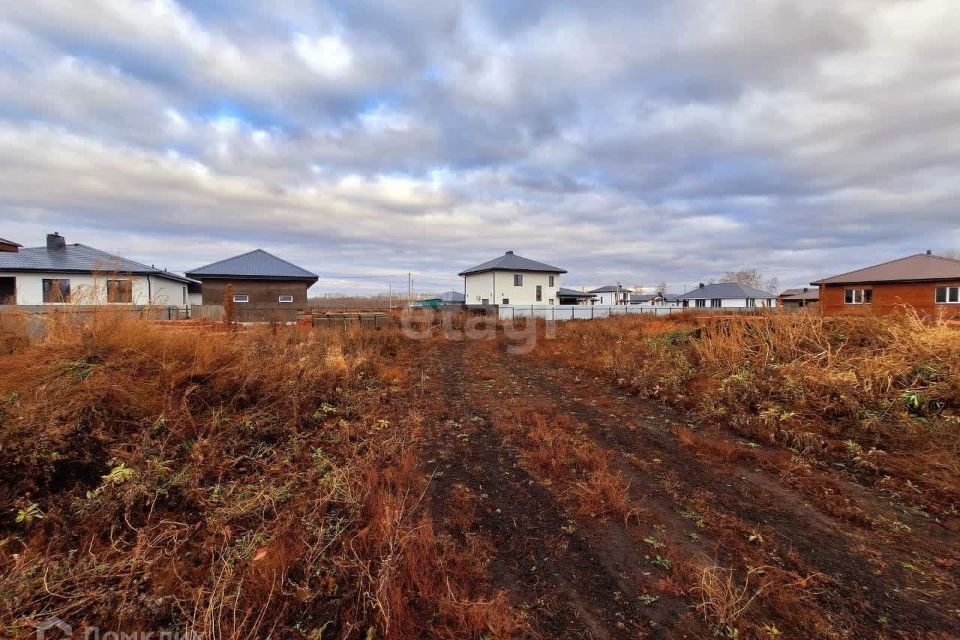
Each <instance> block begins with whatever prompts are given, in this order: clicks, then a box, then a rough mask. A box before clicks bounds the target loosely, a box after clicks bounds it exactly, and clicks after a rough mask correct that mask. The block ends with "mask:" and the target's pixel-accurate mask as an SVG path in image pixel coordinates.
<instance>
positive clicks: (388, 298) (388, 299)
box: [387, 282, 393, 309]
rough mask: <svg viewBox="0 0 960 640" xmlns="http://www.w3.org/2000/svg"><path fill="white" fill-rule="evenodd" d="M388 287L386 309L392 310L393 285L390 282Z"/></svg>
mask: <svg viewBox="0 0 960 640" xmlns="http://www.w3.org/2000/svg"><path fill="white" fill-rule="evenodd" d="M388 286H389V287H390V293H389V294H388V295H387V308H389V309H393V283H392V282H391V283H390V284H389V285H388Z"/></svg>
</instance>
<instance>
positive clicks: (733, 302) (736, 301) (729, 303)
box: [688, 298, 777, 309]
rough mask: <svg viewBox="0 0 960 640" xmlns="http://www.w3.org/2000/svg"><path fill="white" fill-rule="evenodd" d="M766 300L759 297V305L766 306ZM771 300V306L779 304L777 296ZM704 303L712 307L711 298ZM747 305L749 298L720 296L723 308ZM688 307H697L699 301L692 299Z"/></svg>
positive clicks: (739, 307) (737, 307) (741, 307)
mask: <svg viewBox="0 0 960 640" xmlns="http://www.w3.org/2000/svg"><path fill="white" fill-rule="evenodd" d="M765 302H766V300H764V299H762V298H758V299H757V307H764V306H766V305H765ZM769 302H770V305H769V306H770V308H775V307H776V306H777V300H776V299H775V298H774V299H770V300H769ZM704 304H705V305H706V308H707V309H710V308H711V307H710V299H709V298H708V299H707V300H705V301H704ZM746 306H747V299H746V298H720V308H721V309H743V308H745V307H746ZM688 308H690V309H694V308H697V301H696V300H690V303H689V305H688ZM712 308H714V309H716V307H712Z"/></svg>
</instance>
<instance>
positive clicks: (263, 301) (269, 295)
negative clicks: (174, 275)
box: [202, 278, 310, 310]
mask: <svg viewBox="0 0 960 640" xmlns="http://www.w3.org/2000/svg"><path fill="white" fill-rule="evenodd" d="M202 282H203V294H202V299H203V304H223V299H224V296H225V295H226V293H227V285H228V284H232V285H233V294H234V295H238V294H246V295H248V296H250V301H249V302H237V303H234V304H235V307H236V308H237V309H238V310H242V309H293V310H298V309H303V308H305V307H306V306H307V289H309V288H310V285H309V284H308V283H307V282H303V281H297V280H246V279H242V280H221V279H211V278H203V279H202ZM282 295H283V296H293V302H280V301H279V298H280V296H282Z"/></svg>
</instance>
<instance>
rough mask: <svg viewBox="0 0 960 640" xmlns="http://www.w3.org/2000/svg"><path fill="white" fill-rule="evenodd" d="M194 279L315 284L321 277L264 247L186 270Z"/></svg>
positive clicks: (187, 274)
mask: <svg viewBox="0 0 960 640" xmlns="http://www.w3.org/2000/svg"><path fill="white" fill-rule="evenodd" d="M186 276H187V277H188V278H191V279H193V280H204V279H206V278H214V279H227V280H229V279H250V280H302V281H304V282H309V283H310V284H313V283H315V282H316V281H317V280H318V279H319V276H318V275H317V274H315V273H313V272H312V271H307V270H306V269H304V268H303V267H298V266H297V265H295V264H293V263H292V262H287V261H286V260H284V259H283V258H278V257H277V256H275V255H273V254H272V253H268V252H266V251H264V250H263V249H254V250H253V251H248V252H247V253H243V254H240V255H239V256H233V257H232V258H226V259H225V260H219V261H217V262H213V263H211V264H208V265H205V266H203V267H197V268H196V269H191V270H190V271H187V272H186Z"/></svg>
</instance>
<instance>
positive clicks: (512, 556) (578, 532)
mask: <svg viewBox="0 0 960 640" xmlns="http://www.w3.org/2000/svg"><path fill="white" fill-rule="evenodd" d="M469 357H471V353H470V350H469V348H468V347H467V346H466V345H464V344H462V343H442V344H441V345H440V347H439V349H438V352H437V354H436V358H435V359H434V367H433V368H432V369H431V377H432V378H433V380H432V384H434V385H436V386H437V387H438V389H437V392H438V395H439V399H441V401H442V403H443V410H442V419H441V420H440V421H438V422H437V424H436V429H435V433H433V434H432V436H431V437H430V440H429V442H427V443H426V444H425V452H426V455H427V456H428V457H431V458H432V459H431V460H430V461H428V466H431V467H434V468H435V469H436V470H437V471H439V473H437V474H436V475H435V478H434V480H433V482H432V483H431V489H430V494H429V495H430V500H431V510H432V512H433V514H434V518H435V519H436V520H437V521H438V522H443V521H444V520H448V519H452V518H455V517H456V516H457V514H456V513H455V510H456V509H458V508H459V505H460V502H458V500H457V496H456V494H457V492H458V491H462V488H463V487H465V488H466V489H467V490H468V491H469V492H470V493H471V494H472V495H473V496H475V497H476V498H477V499H478V502H479V504H478V506H477V509H478V511H479V514H478V515H479V516H480V517H478V518H476V520H475V521H474V522H473V525H472V533H474V534H476V535H480V536H483V537H484V538H486V539H487V540H489V541H490V542H491V543H492V545H493V549H494V560H493V563H492V566H491V570H492V574H493V583H494V586H495V587H498V588H503V589H505V590H506V591H507V592H508V593H510V594H511V598H512V601H513V603H514V604H515V606H516V607H517V608H518V609H519V610H521V611H524V612H525V613H526V615H527V616H528V618H529V622H530V624H531V626H532V628H533V632H534V634H536V635H539V636H542V637H546V638H637V637H646V636H651V635H652V636H654V637H664V638H671V637H680V636H673V635H670V634H669V633H668V632H666V631H665V630H663V629H662V628H660V627H655V628H654V629H653V630H651V629H650V628H649V618H650V616H649V611H646V610H644V609H643V606H642V604H641V603H640V602H639V601H638V595H639V594H638V591H637V589H636V582H635V580H633V579H631V576H630V575H628V574H629V572H628V571H625V570H624V569H625V560H626V559H627V557H628V556H630V555H634V554H635V552H634V543H633V541H632V540H630V539H629V538H624V537H623V536H622V535H614V536H611V535H610V532H603V531H591V530H582V529H581V527H580V526H579V523H578V525H577V526H576V527H574V526H573V523H574V518H572V517H571V516H570V515H569V514H568V513H567V511H566V510H565V509H564V507H563V506H562V505H561V504H560V503H559V502H558V501H557V500H556V499H555V497H554V496H553V495H552V494H551V492H550V490H549V488H547V487H545V486H543V485H542V484H541V483H540V482H538V481H537V480H536V479H535V478H533V477H532V476H531V475H530V474H529V473H528V472H527V471H525V470H524V469H523V468H522V466H521V465H520V464H518V463H519V457H518V454H517V452H516V451H514V450H512V449H511V448H510V447H509V446H506V445H505V443H504V440H503V438H502V436H501V434H499V433H498V432H497V431H496V429H495V428H494V427H493V426H492V425H491V421H490V415H489V404H488V402H487V400H489V398H478V397H477V395H478V394H479V395H483V394H484V390H483V389H482V388H480V389H479V390H478V384H477V383H476V381H474V380H471V379H470V377H469V376H468V375H467V373H466V371H465V369H466V365H465V359H466V358H469ZM491 391H492V390H491Z"/></svg>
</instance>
